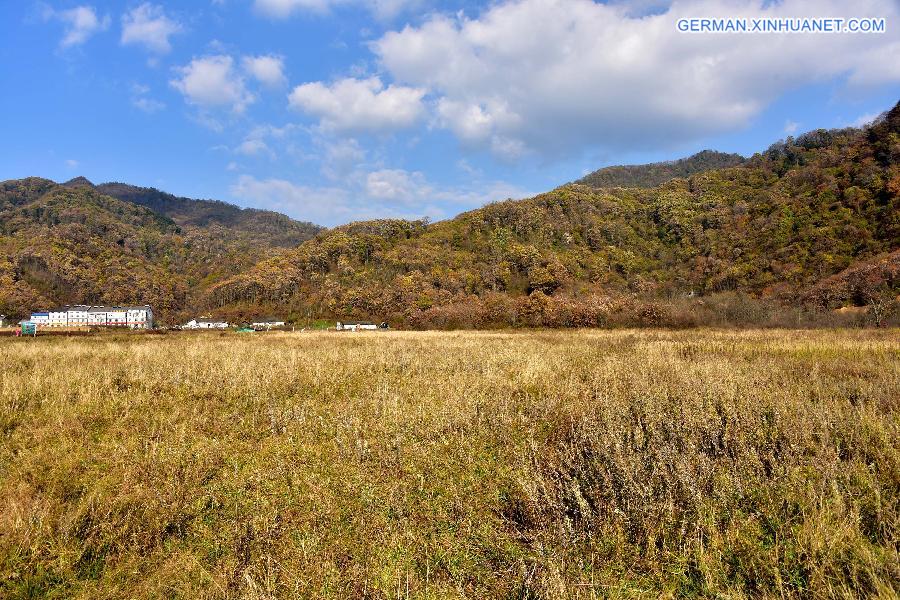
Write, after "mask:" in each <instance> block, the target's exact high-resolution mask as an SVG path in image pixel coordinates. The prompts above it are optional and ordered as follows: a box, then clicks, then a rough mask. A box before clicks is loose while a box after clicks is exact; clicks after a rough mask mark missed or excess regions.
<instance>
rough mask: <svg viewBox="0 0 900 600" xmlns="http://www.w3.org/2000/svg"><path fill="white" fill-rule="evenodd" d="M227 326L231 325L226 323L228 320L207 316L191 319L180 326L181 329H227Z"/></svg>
mask: <svg viewBox="0 0 900 600" xmlns="http://www.w3.org/2000/svg"><path fill="white" fill-rule="evenodd" d="M229 327H231V325H229V324H228V321H222V320H221V319H210V318H207V317H203V318H200V319H191V320H190V321H188V322H187V323H185V324H184V325H182V326H181V328H182V329H228V328H229Z"/></svg>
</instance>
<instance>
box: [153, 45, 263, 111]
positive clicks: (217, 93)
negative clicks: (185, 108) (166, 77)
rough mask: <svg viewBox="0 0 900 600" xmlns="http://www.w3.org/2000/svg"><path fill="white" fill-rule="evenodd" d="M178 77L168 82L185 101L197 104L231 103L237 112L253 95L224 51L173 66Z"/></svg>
mask: <svg viewBox="0 0 900 600" xmlns="http://www.w3.org/2000/svg"><path fill="white" fill-rule="evenodd" d="M176 73H177V74H178V77H177V78H176V79H173V80H172V81H171V82H170V84H171V85H172V87H174V88H175V89H176V90H178V91H179V92H181V93H182V95H183V96H184V98H185V100H186V101H187V102H188V103H189V104H194V105H196V106H200V107H231V109H232V110H233V111H234V112H236V113H240V112H243V111H244V109H245V108H246V107H247V106H248V105H249V104H251V103H252V102H253V101H254V100H255V98H254V96H253V94H251V93H250V92H249V91H248V90H247V87H246V85H245V83H244V78H243V77H242V76H241V74H240V73H239V72H238V70H237V69H235V67H234V59H233V58H231V57H230V56H227V55H221V54H219V55H213V56H203V57H200V58H195V59H193V60H192V61H191V62H190V63H188V64H187V65H186V66H183V67H178V68H176Z"/></svg>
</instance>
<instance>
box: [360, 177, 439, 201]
mask: <svg viewBox="0 0 900 600" xmlns="http://www.w3.org/2000/svg"><path fill="white" fill-rule="evenodd" d="M366 193H367V194H368V195H369V196H370V197H371V198H378V199H379V200H393V201H399V202H403V203H410V202H413V201H415V200H418V199H420V198H423V197H425V196H427V195H428V194H430V193H431V189H430V188H429V187H428V185H427V183H426V182H425V176H424V175H422V173H420V172H414V173H410V172H409V171H404V170H403V169H381V170H380V171H373V172H372V173H369V174H368V176H367V177H366Z"/></svg>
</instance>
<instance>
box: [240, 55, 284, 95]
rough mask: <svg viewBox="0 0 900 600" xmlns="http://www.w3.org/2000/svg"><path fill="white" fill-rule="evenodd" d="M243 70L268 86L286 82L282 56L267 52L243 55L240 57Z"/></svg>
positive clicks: (278, 85) (276, 85)
mask: <svg viewBox="0 0 900 600" xmlns="http://www.w3.org/2000/svg"><path fill="white" fill-rule="evenodd" d="M241 64H242V65H243V67H244V70H245V71H246V72H247V73H249V74H250V75H251V76H253V78H254V79H256V80H257V81H259V82H260V83H262V84H263V85H267V86H269V87H280V86H282V85H285V84H286V83H287V78H286V77H285V76H284V58H282V57H280V56H275V55H273V54H268V55H264V56H245V57H244V58H243V59H241Z"/></svg>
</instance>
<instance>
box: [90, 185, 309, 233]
mask: <svg viewBox="0 0 900 600" xmlns="http://www.w3.org/2000/svg"><path fill="white" fill-rule="evenodd" d="M96 189H97V191H99V192H100V193H102V194H106V195H107V196H112V197H113V198H118V199H119V200H125V201H127V202H131V203H134V204H140V205H141V206H146V207H147V208H149V209H150V210H152V211H154V212H156V213H159V214H161V215H164V216H166V217H169V218H170V219H172V220H173V221H175V222H176V223H178V225H180V226H181V227H184V228H191V227H198V228H203V229H206V230H209V231H212V232H214V233H215V234H216V235H225V236H227V237H229V238H231V239H235V240H237V239H245V240H247V241H250V242H254V243H262V244H264V245H265V246H278V247H283V248H293V247H294V246H297V245H299V244H301V243H302V242H305V241H306V240H308V239H310V238H311V237H313V236H314V235H315V234H316V233H318V232H319V231H321V230H322V228H321V227H319V226H318V225H313V224H312V223H302V222H299V221H294V220H293V219H291V218H290V217H287V216H285V215H283V214H281V213H277V212H273V211H269V210H257V209H254V208H239V207H237V206H234V205H233V204H228V203H226V202H221V201H218V200H194V199H192V198H183V197H179V196H173V195H172V194H167V193H166V192H161V191H159V190H157V189H155V188H144V187H138V186H134V185H128V184H125V183H104V184H101V185H98V186H97V187H96Z"/></svg>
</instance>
